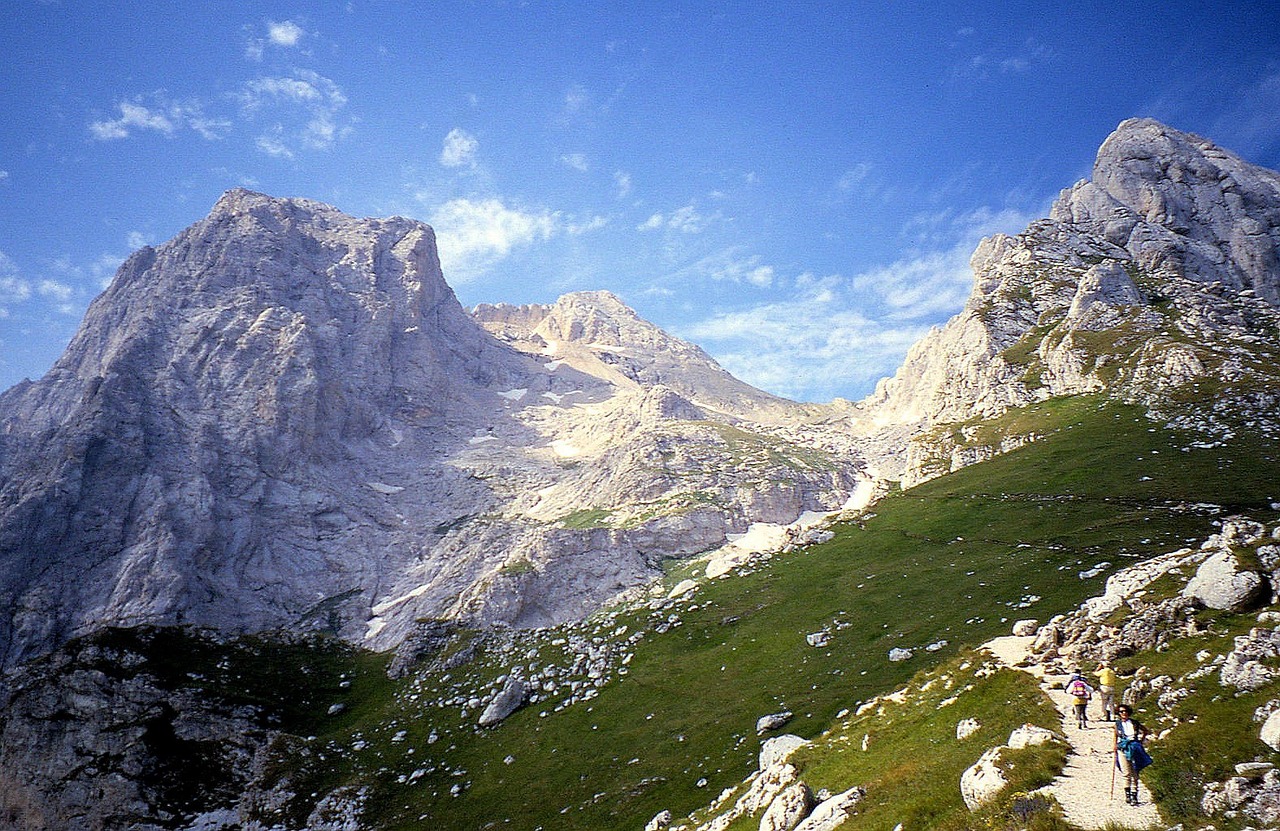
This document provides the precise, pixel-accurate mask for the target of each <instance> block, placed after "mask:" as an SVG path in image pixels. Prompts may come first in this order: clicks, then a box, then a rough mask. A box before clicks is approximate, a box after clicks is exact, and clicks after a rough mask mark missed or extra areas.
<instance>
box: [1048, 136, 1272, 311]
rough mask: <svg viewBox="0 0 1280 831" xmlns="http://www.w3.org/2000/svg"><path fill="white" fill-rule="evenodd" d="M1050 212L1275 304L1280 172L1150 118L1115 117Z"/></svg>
mask: <svg viewBox="0 0 1280 831" xmlns="http://www.w3.org/2000/svg"><path fill="white" fill-rule="evenodd" d="M1050 218H1052V219H1054V220H1058V221H1061V222H1068V223H1073V224H1078V225H1084V226H1088V227H1089V228H1090V230H1092V231H1093V232H1094V233H1096V234H1098V235H1100V236H1101V237H1103V238H1104V239H1106V240H1107V241H1108V242H1110V243H1113V244H1115V245H1118V246H1121V247H1123V248H1125V249H1126V250H1127V251H1128V252H1129V253H1130V254H1131V255H1132V256H1133V257H1134V258H1135V259H1136V261H1137V262H1138V264H1139V265H1141V266H1142V267H1144V268H1146V269H1147V270H1149V271H1151V272H1152V273H1155V274H1163V275H1168V276H1175V277H1187V278H1190V279H1193V280H1198V281H1201V282H1215V281H1220V282H1222V283H1223V284H1224V285H1225V286H1228V287H1230V288H1232V289H1235V290H1245V289H1248V290H1251V291H1254V292H1255V293H1256V294H1257V295H1258V296H1259V297H1262V298H1263V299H1265V300H1267V301H1268V302H1270V303H1272V304H1273V305H1280V174H1277V173H1276V172H1275V171H1271V170H1267V169H1265V168H1260V167H1257V166H1255V165H1251V164H1249V163H1248V162H1246V161H1244V160H1243V159H1241V158H1240V157H1239V156H1237V155H1235V154H1234V153H1231V152H1229V151H1227V150H1224V149H1222V148H1220V147H1218V146H1217V145H1215V144H1214V143H1213V142H1211V141H1209V140H1207V139H1204V138H1201V137H1199V136H1196V135H1193V134H1191V133H1183V132H1180V131H1178V130H1175V129H1173V128H1171V127H1168V126H1166V125H1164V124H1161V123H1160V122H1158V121H1154V120H1152V119H1131V120H1129V121H1125V122H1123V123H1122V124H1121V125H1120V126H1119V127H1118V128H1117V129H1116V131H1115V132H1114V133H1112V134H1111V135H1110V136H1109V137H1108V138H1107V140H1106V141H1105V142H1103V144H1102V147H1101V148H1100V149H1099V151H1098V156H1097V159H1096V161H1095V162H1094V166H1093V178H1092V180H1091V181H1087V182H1080V183H1078V184H1076V185H1075V186H1074V187H1072V188H1070V189H1068V190H1066V191H1063V193H1062V195H1061V196H1060V197H1059V199H1058V201H1057V202H1056V203H1055V205H1054V207H1053V209H1052V211H1051V213H1050Z"/></svg>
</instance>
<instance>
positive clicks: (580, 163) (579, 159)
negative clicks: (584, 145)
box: [560, 153, 588, 173]
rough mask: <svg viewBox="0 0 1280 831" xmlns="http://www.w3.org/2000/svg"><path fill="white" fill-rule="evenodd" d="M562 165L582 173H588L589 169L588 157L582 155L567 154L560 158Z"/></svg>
mask: <svg viewBox="0 0 1280 831" xmlns="http://www.w3.org/2000/svg"><path fill="white" fill-rule="evenodd" d="M560 163H561V164H563V165H564V166H565V167H571V168H573V169H574V170H577V171H579V172H581V173H586V172H587V169H588V166H587V157H586V156H585V155H584V154H582V153H566V154H565V155H563V156H561V157H560Z"/></svg>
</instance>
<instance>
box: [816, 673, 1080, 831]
mask: <svg viewBox="0 0 1280 831" xmlns="http://www.w3.org/2000/svg"><path fill="white" fill-rule="evenodd" d="M983 664H984V661H983V660H982V659H981V658H978V657H975V656H974V655H973V654H972V653H970V654H966V655H964V656H962V657H961V658H957V659H953V660H951V661H948V662H946V663H944V664H943V665H941V666H939V667H938V668H936V669H934V670H931V671H929V672H926V673H921V675H920V676H918V677H917V678H915V679H913V680H912V683H911V685H910V687H909V688H910V689H911V694H910V696H909V697H908V699H907V700H906V701H905V702H903V703H896V702H887V703H884V704H882V705H881V707H880V708H877V709H875V710H872V711H869V712H867V713H865V714H863V715H861V716H854V717H852V718H849V719H847V720H844V721H842V722H841V723H840V724H839V725H838V727H837V728H836V729H835V730H833V731H832V732H831V733H830V734H829V735H827V736H824V737H822V738H821V739H820V740H819V741H818V742H816V743H815V744H814V745H813V746H812V747H809V748H804V749H802V750H801V751H799V752H798V753H797V754H796V756H795V757H794V761H795V762H796V763H797V764H798V766H799V768H800V774H801V776H802V778H803V779H804V780H805V781H806V782H809V783H810V785H811V786H812V787H814V788H819V787H826V788H828V789H829V790H831V791H832V792H833V793H838V792H840V791H843V790H845V789H846V788H848V787H849V784H850V783H859V784H861V785H862V786H863V787H864V788H866V791H867V797H866V799H865V800H864V802H863V804H862V805H861V806H860V809H859V812H858V815H857V816H856V817H854V818H853V819H852V820H850V821H849V822H848V823H846V824H845V825H844V826H842V827H843V828H847V829H849V831H859V829H886V831H888V829H892V828H894V827H895V826H896V825H897V824H898V823H902V824H903V825H904V826H905V827H908V828H956V829H959V828H966V827H969V825H968V824H967V823H968V821H969V819H970V816H969V811H968V809H967V808H966V807H965V805H964V802H963V800H962V799H961V797H960V789H959V782H960V775H961V774H962V773H963V772H964V770H965V769H966V768H968V767H969V766H970V765H972V764H973V763H974V762H976V761H977V759H978V757H979V756H980V755H982V753H983V751H985V750H986V749H987V748H989V747H996V746H999V745H1003V744H1004V743H1005V742H1006V741H1008V738H1009V733H1010V732H1011V731H1012V730H1014V729H1015V728H1017V727H1019V726H1021V725H1022V724H1024V723H1032V724H1036V725H1038V726H1041V727H1045V728H1049V729H1052V730H1055V731H1056V730H1057V728H1058V725H1059V719H1058V715H1057V711H1056V710H1055V709H1054V707H1053V704H1052V703H1051V702H1050V701H1049V700H1048V699H1047V698H1046V697H1045V696H1044V694H1043V693H1042V692H1041V691H1040V689H1039V687H1038V686H1037V684H1036V682H1035V680H1034V679H1033V678H1032V677H1031V676H1030V675H1028V674H1027V673H1024V672H1019V671H1015V670H1000V671H998V672H995V673H994V674H990V675H987V674H984V673H975V670H976V669H978V668H980V667H982V666H983ZM930 681H932V682H933V683H932V684H930V683H929V682H930ZM948 700H950V701H951V702H952V703H949V704H942V702H944V701H948ZM940 705H941V706H940ZM962 718H974V719H976V720H977V721H978V722H979V724H980V725H981V727H980V729H979V730H978V731H977V732H976V733H974V734H973V735H972V736H970V737H968V738H966V739H964V740H957V739H956V723H957V722H958V721H960V720H961V719H962ZM864 738H865V740H866V750H863V749H862V747H863V745H862V742H863V740H864ZM1065 761H1066V745H1065V743H1052V744H1049V745H1044V746H1040V747H1034V748H1024V749H1022V750H1017V751H1013V750H1007V749H1006V750H1005V751H1004V752H1002V754H1001V759H1000V765H1001V769H1002V770H1003V771H1004V772H1005V776H1006V778H1007V779H1008V780H1009V782H1010V785H1009V787H1008V789H1007V791H1008V793H1007V794H1006V796H1009V795H1012V794H1015V793H1018V792H1024V793H1025V792H1026V791H1029V790H1032V789H1034V788H1038V787H1040V786H1042V785H1046V784H1048V783H1049V782H1050V781H1051V780H1052V779H1053V777H1054V776H1055V775H1057V773H1058V772H1059V771H1060V770H1061V769H1062V766H1063V765H1064V764H1065Z"/></svg>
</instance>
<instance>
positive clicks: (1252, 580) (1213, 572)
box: [1182, 551, 1268, 612]
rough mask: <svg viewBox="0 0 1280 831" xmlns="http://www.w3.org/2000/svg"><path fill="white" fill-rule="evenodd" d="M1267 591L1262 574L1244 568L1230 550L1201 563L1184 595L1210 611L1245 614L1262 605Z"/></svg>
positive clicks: (1183, 592) (1220, 552)
mask: <svg viewBox="0 0 1280 831" xmlns="http://www.w3.org/2000/svg"><path fill="white" fill-rule="evenodd" d="M1267 590H1268V586H1267V584H1266V583H1265V582H1264V581H1263V579H1262V575H1260V574H1258V573H1257V572H1254V571H1250V570H1248V569H1246V568H1244V566H1243V565H1242V564H1241V562H1240V560H1239V559H1238V558H1237V557H1236V556H1235V555H1234V554H1232V553H1231V552H1230V551H1219V552H1217V553H1216V554H1214V555H1213V556H1211V557H1210V558H1209V559H1207V560H1205V561H1204V562H1203V563H1201V565H1200V568H1199V569H1197V570H1196V575H1195V577H1192V578H1191V581H1190V582H1188V583H1187V585H1186V587H1185V588H1184V589H1183V590H1182V594H1183V596H1184V597H1192V598H1195V599H1196V600H1199V601H1200V602H1201V603H1203V604H1204V605H1206V606H1208V607H1209V608H1210V609H1222V610H1224V611H1228V612H1243V611H1246V610H1248V609H1251V608H1253V607H1254V606H1256V605H1257V604H1258V603H1260V602H1262V601H1263V600H1264V599H1265V595H1266V593H1267Z"/></svg>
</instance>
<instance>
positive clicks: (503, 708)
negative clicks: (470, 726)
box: [479, 673, 529, 727]
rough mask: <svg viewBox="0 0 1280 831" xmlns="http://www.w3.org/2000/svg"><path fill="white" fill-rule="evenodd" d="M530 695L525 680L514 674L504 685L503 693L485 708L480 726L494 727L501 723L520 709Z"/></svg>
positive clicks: (481, 715)
mask: <svg viewBox="0 0 1280 831" xmlns="http://www.w3.org/2000/svg"><path fill="white" fill-rule="evenodd" d="M528 694H529V687H528V685H526V684H525V682H524V679H523V678H521V677H520V676H518V675H516V674H515V673H512V674H511V676H510V677H508V678H507V683H506V684H504V685H503V687H502V691H501V692H499V693H498V694H497V695H496V696H494V698H493V701H491V702H489V706H488V707H485V708H484V712H483V713H481V714H480V722H479V724H480V726H481V727H492V726H493V725H495V724H498V723H500V722H501V721H502V720H503V719H505V718H506V717H507V716H509V715H511V714H512V713H514V712H515V711H516V710H518V709H520V707H521V705H523V704H524V701H525V697H526V696H527V695H528Z"/></svg>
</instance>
